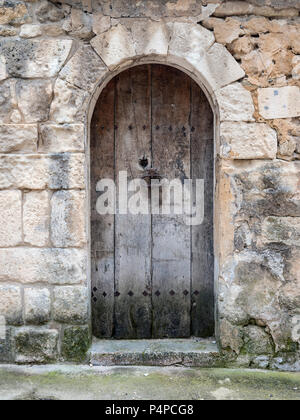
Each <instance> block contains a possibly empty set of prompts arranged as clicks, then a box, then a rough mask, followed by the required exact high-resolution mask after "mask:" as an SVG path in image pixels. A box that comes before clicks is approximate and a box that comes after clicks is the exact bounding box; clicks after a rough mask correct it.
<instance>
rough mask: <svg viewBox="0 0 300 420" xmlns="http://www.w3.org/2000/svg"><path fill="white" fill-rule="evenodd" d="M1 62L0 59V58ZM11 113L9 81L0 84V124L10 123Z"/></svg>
mask: <svg viewBox="0 0 300 420" xmlns="http://www.w3.org/2000/svg"><path fill="white" fill-rule="evenodd" d="M0 62H1V57H0ZM11 113H12V98H11V81H10V80H5V81H4V82H3V83H1V84H0V123H4V124H5V123H10V122H11V118H10V117H11Z"/></svg>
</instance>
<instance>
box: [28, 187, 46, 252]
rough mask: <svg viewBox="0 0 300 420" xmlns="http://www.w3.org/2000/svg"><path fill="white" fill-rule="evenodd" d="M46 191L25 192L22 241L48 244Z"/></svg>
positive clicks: (39, 244) (42, 244)
mask: <svg viewBox="0 0 300 420" xmlns="http://www.w3.org/2000/svg"><path fill="white" fill-rule="evenodd" d="M49 201H50V200H49V193H48V192H47V191H38V192H30V193H25V195H24V204H23V224H24V227H23V229H24V242H26V243H28V244H30V245H33V246H41V247H42V246H48V245H49V235H50V202H49Z"/></svg>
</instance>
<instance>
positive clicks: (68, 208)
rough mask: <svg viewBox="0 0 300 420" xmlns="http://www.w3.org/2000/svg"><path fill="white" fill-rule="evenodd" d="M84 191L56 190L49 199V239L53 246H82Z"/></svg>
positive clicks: (83, 239)
mask: <svg viewBox="0 0 300 420" xmlns="http://www.w3.org/2000/svg"><path fill="white" fill-rule="evenodd" d="M85 208H86V202H85V192H84V191H57V192H55V193H54V194H53V196H52V199H51V241H52V243H53V245H54V246H55V247H59V248H68V247H83V246H84V245H85V244H86V233H85V231H86V230H85Z"/></svg>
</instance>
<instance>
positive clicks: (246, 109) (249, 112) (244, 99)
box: [216, 83, 255, 122]
mask: <svg viewBox="0 0 300 420" xmlns="http://www.w3.org/2000/svg"><path fill="white" fill-rule="evenodd" d="M216 96H217V100H218V104H219V107H220V120H221V121H245V122H248V121H254V117H253V115H254V111H255V109H254V103H253V99H252V95H251V93H250V92H249V91H248V90H247V89H245V88H244V87H243V85H241V84H240V83H234V84H232V85H228V86H226V87H224V88H222V89H220V90H218V91H217V92H216Z"/></svg>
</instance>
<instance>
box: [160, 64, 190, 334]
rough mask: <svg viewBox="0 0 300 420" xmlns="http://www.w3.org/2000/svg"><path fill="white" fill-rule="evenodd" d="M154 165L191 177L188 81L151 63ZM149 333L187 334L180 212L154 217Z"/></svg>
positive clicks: (185, 243) (184, 229) (184, 233)
mask: <svg viewBox="0 0 300 420" xmlns="http://www.w3.org/2000/svg"><path fill="white" fill-rule="evenodd" d="M152 80H153V82H152V83H153V84H152V114H153V117H152V133H153V138H152V142H153V143H152V149H153V152H152V153H153V165H154V167H155V168H156V169H158V171H159V173H160V174H162V175H164V176H165V177H166V178H167V179H168V180H170V181H171V180H173V179H174V178H179V179H181V181H183V180H184V179H185V178H190V127H189V117H190V80H189V79H188V78H187V77H186V76H185V75H184V74H182V73H181V72H179V71H178V70H176V69H172V68H170V67H166V66H154V67H153V77H152ZM152 229H153V233H152V236H153V261H152V264H153V280H152V281H153V285H152V287H153V295H152V300H153V337H154V338H162V337H170V338H175V337H189V336H190V309H191V295H190V276H191V272H190V268H191V243H190V226H187V225H186V224H185V222H184V216H183V215H171V216H165V215H154V216H153V227H152Z"/></svg>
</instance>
